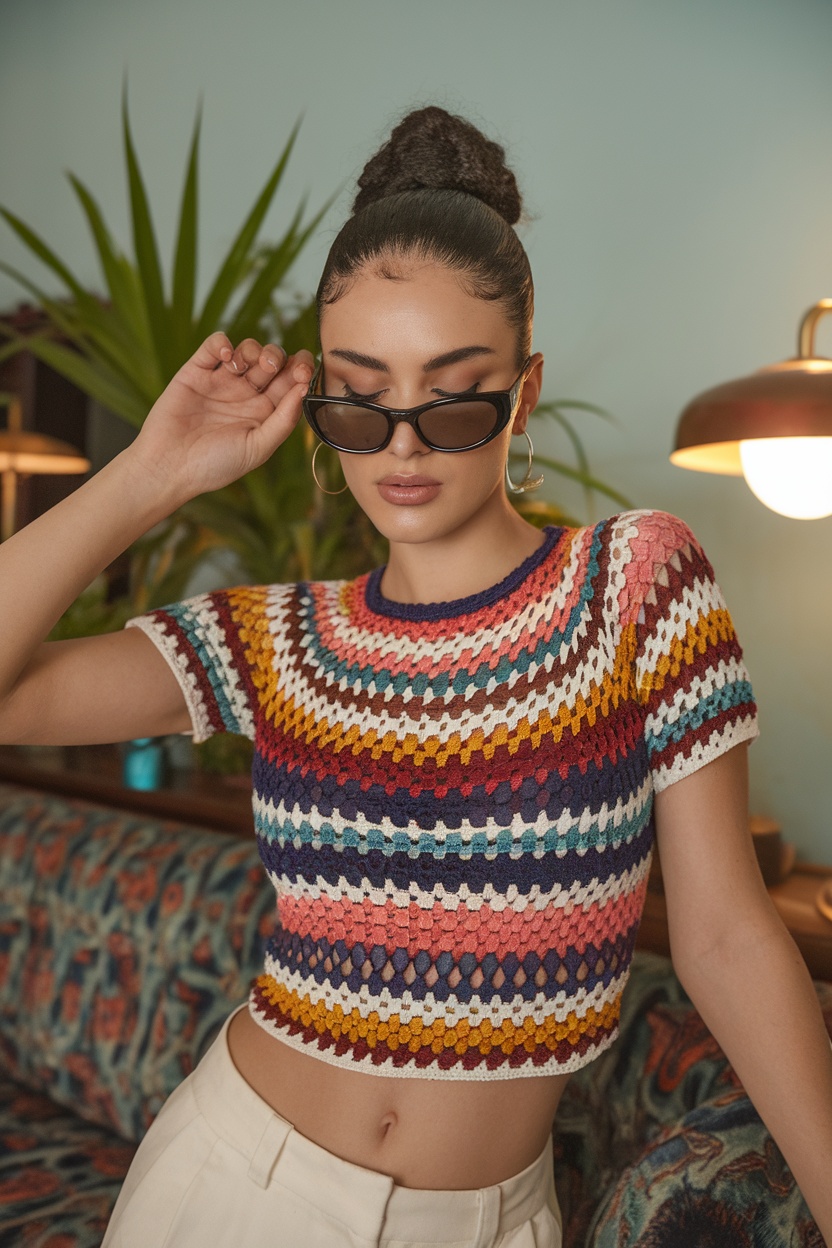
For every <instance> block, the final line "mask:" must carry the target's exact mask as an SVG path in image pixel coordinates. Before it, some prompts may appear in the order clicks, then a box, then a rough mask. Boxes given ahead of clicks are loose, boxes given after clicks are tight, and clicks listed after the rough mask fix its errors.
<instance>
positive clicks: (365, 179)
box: [317, 105, 534, 368]
mask: <svg viewBox="0 0 832 1248" xmlns="http://www.w3.org/2000/svg"><path fill="white" fill-rule="evenodd" d="M358 186H359V191H358V194H357V195H356V198H355V202H354V203H353V215H352V216H351V217H350V218H349V220H348V221H347V222H346V224H345V225H344V226H343V227H342V229H341V231H340V233H339V234H338V236H337V238H336V239H335V242H334V243H333V244H332V247H331V248H330V252H329V256H328V257H327V261H326V264H325V265H324V271H323V274H322V276H321V281H320V284H319V286H318V293H317V306H318V318H319V321H320V317H321V313H322V311H323V308H324V307H325V306H326V305H327V304H329V303H335V302H336V301H337V300H338V299H340V298H341V296H342V295H343V294H345V293H346V291H347V289H348V288H349V285H350V282H351V280H352V279H353V278H354V277H355V276H356V274H357V273H358V272H360V271H361V270H362V269H364V268H365V267H367V266H372V268H373V270H374V271H375V272H378V273H379V274H381V275H382V276H384V277H388V278H390V279H391V280H396V279H397V278H400V277H402V276H403V272H402V262H404V261H409V260H413V259H416V260H422V261H424V260H427V261H431V262H433V263H436V264H442V265H446V266H447V267H448V268H451V269H454V270H455V271H456V272H457V273H458V274H459V276H460V280H461V281H462V283H463V285H464V287H465V289H467V290H468V291H469V293H470V294H472V295H474V296H476V297H477V298H479V299H490V300H492V299H493V300H499V301H500V302H501V303H502V304H503V305H504V307H505V312H506V319H507V321H508V323H509V325H511V326H512V328H514V329H515V330H516V332H517V366H518V368H519V367H520V366H521V365H522V363H523V361H524V360H525V359H526V357H527V356H528V355H529V352H530V344H531V321H532V314H533V311H534V287H533V284H532V275H531V269H530V267H529V261H528V257H527V256H526V253H525V251H524V249H523V245H522V244H521V242H520V240H519V238H518V237H517V235H516V233H515V232H514V230H513V229H512V226H513V225H514V224H515V222H517V221H518V220H519V219H520V215H521V211H522V202H521V199H520V193H519V191H518V189H517V183H516V181H515V178H514V174H513V173H512V172H511V170H510V169H509V168H508V167H507V166H506V163H505V152H504V150H503V148H502V147H500V146H499V144H497V143H494V142H492V141H491V140H490V139H487V138H486V137H485V135H483V134H482V133H481V132H480V131H479V130H477V128H476V127H475V126H472V125H471V123H470V122H468V121H465V120H464V118H462V117H457V116H454V115H453V114H451V113H447V112H446V111H445V110H444V109H443V108H438V107H436V106H434V105H431V106H430V107H428V108H420V109H417V110H416V111H415V112H412V113H409V114H408V115H407V116H406V117H405V118H404V119H403V120H402V121H401V122H399V124H398V125H397V126H396V127H395V129H394V130H393V131H392V133H391V135H390V138H389V139H388V140H387V142H386V143H385V144H384V145H383V147H381V148H380V150H379V151H378V152H377V153H376V154H375V156H373V157H371V159H370V160H369V161H368V162H367V164H366V165H365V167H364V170H363V172H362V174H361V176H360V178H359V179H358Z"/></svg>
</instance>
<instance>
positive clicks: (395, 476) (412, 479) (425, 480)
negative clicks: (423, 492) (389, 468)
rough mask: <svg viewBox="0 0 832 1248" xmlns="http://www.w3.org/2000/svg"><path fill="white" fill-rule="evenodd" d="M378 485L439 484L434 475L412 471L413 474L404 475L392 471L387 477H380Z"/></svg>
mask: <svg viewBox="0 0 832 1248" xmlns="http://www.w3.org/2000/svg"><path fill="white" fill-rule="evenodd" d="M378 484H379V485H439V484H440V482H439V481H437V480H436V478H435V477H423V476H419V475H418V474H417V473H414V474H413V476H406V475H405V474H404V473H402V472H394V473H392V474H391V475H390V476H389V477H382V479H381V480H380V481H379V483H378Z"/></svg>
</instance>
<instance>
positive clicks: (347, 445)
mask: <svg viewBox="0 0 832 1248" xmlns="http://www.w3.org/2000/svg"><path fill="white" fill-rule="evenodd" d="M309 406H310V408H311V411H312V414H313V415H314V417H315V423H316V424H317V426H318V429H319V431H320V433H321V436H322V437H323V438H325V439H326V440H327V441H328V442H332V443H334V444H335V445H336V446H338V447H340V448H341V449H342V450H345V451H373V450H376V449H377V448H378V447H380V446H381V444H382V442H383V441H384V439H385V438H386V437H387V417H386V416H383V415H382V414H381V412H374V411H372V410H371V409H370V408H368V407H357V406H354V405H353V404H351V403H344V404H341V403H331V402H327V403H316V402H315V401H314V399H313V400H312V401H311V402H310V405H309Z"/></svg>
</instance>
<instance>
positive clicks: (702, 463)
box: [670, 299, 832, 476]
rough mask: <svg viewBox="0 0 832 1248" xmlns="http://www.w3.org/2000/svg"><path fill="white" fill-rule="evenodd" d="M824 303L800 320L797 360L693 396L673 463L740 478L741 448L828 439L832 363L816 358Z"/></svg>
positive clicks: (830, 306)
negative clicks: (768, 441) (762, 441)
mask: <svg viewBox="0 0 832 1248" xmlns="http://www.w3.org/2000/svg"><path fill="white" fill-rule="evenodd" d="M827 312H832V299H822V300H820V302H819V303H816V304H815V305H814V307H812V308H810V309H809V311H808V312H807V313H806V315H805V316H804V318H803V321H802V323H801V326H800V334H799V346H798V352H799V353H798V355H797V357H796V358H795V359H790V360H784V361H783V362H782V363H781V364H772V365H770V366H769V367H768V368H761V369H760V370H759V372H756V373H752V374H751V375H750V376H749V377H741V378H740V379H739V380H737V381H728V382H725V384H724V385H721V386H715V387H714V389H712V390H706V391H705V392H704V393H703V394H700V395H697V397H696V398H695V399H692V400H691V402H690V403H688V405H687V407H686V408H685V410H684V411H683V412H682V415H681V417H680V418H679V425H678V428H677V430H676V444H675V446H674V449H673V452H672V454H671V456H670V460H671V463H673V464H676V465H678V467H680V468H693V469H694V470H696V471H698V472H718V473H724V474H727V475H729V476H742V475H743V468H742V463H741V461H740V442H742V441H746V440H751V439H756V438H802V437H826V438H830V437H832V360H829V359H824V358H823V357H819V356H816V355H815V348H814V338H815V327H816V325H817V322H818V320H819V319H820V317H821V316H823V315H824V314H825V313H827Z"/></svg>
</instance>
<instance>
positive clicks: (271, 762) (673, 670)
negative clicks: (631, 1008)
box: [0, 108, 832, 1248]
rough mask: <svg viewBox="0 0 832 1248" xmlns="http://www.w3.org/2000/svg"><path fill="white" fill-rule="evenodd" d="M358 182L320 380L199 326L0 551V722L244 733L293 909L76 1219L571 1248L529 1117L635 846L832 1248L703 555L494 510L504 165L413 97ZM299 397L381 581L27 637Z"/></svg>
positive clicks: (746, 729) (816, 1145)
mask: <svg viewBox="0 0 832 1248" xmlns="http://www.w3.org/2000/svg"><path fill="white" fill-rule="evenodd" d="M359 186H360V188H361V190H360V193H359V195H358V198H357V200H356V204H355V210H354V215H353V216H352V217H351V219H350V220H349V221H348V222H347V224H346V226H345V227H344V229H343V230H342V232H341V234H340V235H339V236H338V238H337V239H336V241H335V243H334V244H333V248H332V251H331V253H330V256H329V259H328V261H327V265H326V268H325V270H324V274H323V277H322V279H321V285H320V289H319V315H320V337H321V346H322V362H321V368H320V370H319V371H318V372H317V373H316V374H315V375H314V377H313V360H312V358H311V357H310V356H309V354H308V353H307V352H303V351H302V352H299V353H298V354H297V355H296V356H294V357H289V358H287V357H286V355H285V353H284V352H283V351H282V350H281V349H280V347H278V346H274V345H267V346H265V347H261V345H260V344H259V343H257V342H254V341H252V340H249V341H246V342H243V343H241V344H239V345H238V346H236V347H235V346H233V345H232V344H231V343H229V342H228V341H227V339H226V338H225V337H224V336H223V335H222V334H214V335H213V336H212V337H211V338H209V339H208V340H207V341H206V342H205V343H204V344H203V345H202V347H201V348H200V349H199V350H198V351H197V353H196V355H195V356H194V357H193V358H192V359H191V360H190V361H189V362H188V363H187V364H186V365H184V367H183V368H182V369H181V370H180V372H179V373H178V374H177V376H176V377H175V378H174V379H173V381H172V382H171V383H170V385H169V386H168V387H167V389H166V390H165V392H164V394H163V395H162V396H161V397H160V399H159V400H158V402H157V403H156V404H155V406H154V407H153V409H152V411H151V412H150V414H149V415H148V417H147V420H146V422H145V425H144V427H143V429H142V431H141V433H140V434H139V435H138V437H137V438H136V440H135V442H134V443H133V445H132V446H131V447H130V448H129V450H127V451H126V452H124V453H123V454H122V455H120V456H119V457H118V458H117V459H116V460H114V461H113V462H112V463H111V464H109V465H108V466H107V467H106V468H105V469H104V470H102V471H101V472H100V473H99V474H98V475H97V476H96V477H95V478H93V479H92V480H91V481H90V482H88V483H87V484H86V485H84V486H83V487H82V488H81V489H79V490H78V491H77V492H76V493H75V494H73V495H72V497H70V498H69V499H67V500H66V501H65V502H63V503H61V504H60V505H59V506H58V507H56V508H55V509H54V510H53V511H52V512H50V513H48V514H47V515H45V516H43V517H41V518H40V519H39V520H37V521H36V522H35V523H33V524H32V525H30V526H29V527H28V528H27V529H25V530H24V531H22V532H21V533H19V534H17V535H16V536H15V537H14V538H13V539H12V540H10V541H9V542H8V543H6V544H4V546H3V549H2V551H0V572H2V577H3V582H2V583H3V585H4V587H5V592H4V594H3V604H4V611H5V615H6V618H5V619H4V637H5V646H4V648H3V655H2V660H0V661H1V662H2V682H0V688H2V690H3V691H4V693H3V700H2V714H1V715H0V728H2V735H3V739H4V740H7V741H20V742H45V743H48V742H64V743H72V742H99V741H116V740H124V739H128V738H131V737H136V736H146V735H151V734H153V735H156V734H164V733H176V732H189V731H190V732H193V734H194V736H195V738H196V739H204V738H205V737H207V736H208V735H210V733H212V732H214V731H222V730H224V729H225V730H228V729H231V730H234V731H242V732H245V733H247V734H248V735H249V736H251V737H252V738H253V739H255V742H256V752H255V764H254V772H253V784H254V798H253V801H254V813H255V825H256V829H257V833H258V838H259V843H260V848H261V853H262V857H263V861H264V864H265V866H266V868H267V870H268V872H269V874H270V876H271V878H272V880H273V882H274V884H275V887H276V889H277V891H278V897H279V905H280V920H281V922H280V926H279V928H277V929H276V931H275V934H274V937H273V938H272V940H271V942H270V943H269V946H268V949H267V951H266V959H265V967H264V973H263V975H262V976H260V977H259V978H258V980H257V981H256V983H255V984H254V986H253V988H252V992H251V997H250V1000H249V1002H248V1005H247V1007H246V1006H243V1007H241V1008H240V1009H238V1010H237V1011H235V1012H234V1014H233V1015H232V1016H231V1018H230V1019H229V1020H228V1022H227V1023H226V1025H225V1027H224V1028H223V1031H222V1032H221V1034H220V1036H219V1038H218V1040H217V1041H216V1043H215V1044H214V1045H213V1047H212V1048H211V1050H210V1051H209V1053H208V1054H207V1055H206V1056H205V1058H204V1059H203V1060H202V1062H201V1063H200V1065H199V1066H198V1068H197V1070H196V1071H195V1072H194V1073H193V1074H192V1075H191V1076H190V1077H189V1078H188V1079H186V1080H185V1082H184V1083H183V1084H182V1085H180V1087H179V1088H178V1089H177V1090H176V1091H175V1092H174V1094H173V1095H172V1096H171V1098H170V1099H169V1100H168V1102H167V1104H166V1105H165V1106H164V1108H163V1110H162V1112H161V1113H160V1115H159V1117H158V1118H157V1120H156V1122H155V1123H154V1124H153V1126H152V1127H151V1129H150V1132H149V1133H148V1135H147V1136H146V1137H145V1139H144V1140H143V1142H142V1144H141V1146H140V1148H139V1150H138V1153H137V1155H136V1158H135V1159H134V1162H133V1165H132V1167H131V1170H130V1173H129V1174H128V1176H127V1179H126V1181H125V1184H124V1187H123V1189H122V1192H121V1195H120V1197H119V1201H118V1204H117V1206H116V1209H115V1212H114V1214H113V1218H112V1220H111V1223H110V1227H109V1229H108V1233H107V1237H106V1239H105V1244H106V1245H107V1248H122V1246H125V1248H126V1246H128V1245H139V1244H140V1245H142V1248H153V1246H156V1245H160V1246H161V1245H163V1244H164V1245H177V1246H180V1245H181V1246H187V1245H191V1244H194V1245H195V1244H197V1243H199V1244H201V1245H202V1244H206V1243H208V1244H211V1245H229V1244H232V1243H237V1242H242V1243H245V1244H246V1245H247V1246H256V1245H260V1244H263V1245H265V1244H269V1245H274V1246H276V1248H280V1246H283V1245H287V1246H288V1245H312V1244H316V1245H317V1244H320V1245H330V1244H331V1245H336V1244H338V1245H340V1244H353V1245H359V1244H360V1245H369V1244H373V1245H375V1244H383V1245H393V1244H396V1245H405V1244H410V1245H415V1244H431V1243H443V1244H446V1245H448V1244H459V1245H463V1244H465V1245H474V1244H476V1245H477V1246H478V1248H481V1246H484V1245H501V1246H502V1248H520V1246H521V1245H537V1246H538V1248H541V1246H543V1245H547V1246H550V1245H558V1244H559V1243H560V1242H561V1234H560V1214H559V1210H558V1205H557V1200H556V1196H555V1192H554V1189H553V1185H552V1161H551V1134H550V1133H551V1127H552V1122H553V1118H554V1115H555V1111H556V1109H557V1105H558V1101H559V1099H560V1096H561V1094H562V1092H563V1089H564V1085H565V1082H566V1080H567V1079H568V1076H569V1074H570V1073H571V1071H573V1070H575V1069H577V1068H579V1067H580V1066H582V1065H584V1064H585V1063H586V1062H588V1061H590V1060H591V1059H592V1058H593V1057H594V1056H595V1055H596V1054H597V1053H599V1052H601V1051H602V1050H604V1049H605V1048H607V1047H608V1046H609V1045H610V1044H611V1043H612V1041H613V1040H614V1038H615V1035H616V1029H617V1019H618V1009H619V1002H620V996H621V991H622V989H623V986H624V983H625V981H626V977H627V972H628V967H629V962H630V958H631V954H632V947H633V939H634V935H635V930H636V927H637V925H638V919H639V916H640V912H641V904H642V900H643V895H644V889H645V886H646V876H647V871H648V868H649V862H650V855H651V848H652V844H653V837H654V832H655V837H656V839H657V840H658V844H659V847H660V850H661V857H662V868H663V876H664V882H665V888H666V892H667V899H668V910H669V923H670V933H671V940H672V945H673V952H674V959H675V963H676V969H677V971H678V973H679V975H680V978H681V979H682V981H683V983H684V984H685V987H686V988H687V989H688V991H689V992H690V994H691V996H692V998H693V1000H694V1002H695V1003H696V1005H697V1006H698V1008H699V1009H700V1011H701V1012H702V1014H703V1016H704V1018H705V1020H706V1022H707V1023H708V1024H709V1025H710V1026H711V1027H712V1029H713V1031H714V1033H715V1035H716V1037H717V1039H718V1040H719V1042H720V1044H721V1045H722V1046H723V1048H724V1049H725V1050H726V1052H727V1054H728V1056H729V1058H730V1059H731V1061H732V1062H733V1064H734V1066H735V1067H736V1069H737V1072H738V1074H739V1076H740V1078H741V1079H742V1080H743V1082H744V1083H745V1085H746V1087H747V1089H748V1091H749V1093H750V1095H751V1096H752V1098H753V1100H754V1102H755V1104H756V1105H757V1107H758V1108H759V1110H760V1113H761V1114H762V1116H763V1118H764V1119H765V1121H766V1122H767V1123H768V1125H769V1127H770V1129H771V1130H772V1132H773V1134H774V1136H775V1138H776V1139H777V1141H778V1143H779V1144H780V1146H781V1147H782V1149H783V1152H784V1153H785V1155H786V1158H787V1160H788V1162H789V1164H790V1165H791V1166H792V1168H793V1170H794V1173H795V1175H796V1177H797V1180H798V1182H799V1184H800V1186H801V1188H802V1190H803V1192H804V1194H805V1196H806V1199H807V1200H808V1202H809V1204H810V1206H811V1208H812V1211H813V1213H814V1215H815V1217H816V1219H817V1220H818V1222H819V1224H820V1226H821V1228H822V1229H823V1230H824V1231H825V1233H826V1235H827V1237H828V1238H830V1242H832V1198H831V1197H830V1190H829V1187H828V1185H827V1183H826V1182H825V1180H826V1178H827V1174H828V1158H829V1156H830V1155H832V1056H830V1051H829V1043H828V1041H827V1039H826V1037H825V1033H824V1029H823V1025H822V1021H821V1018H820V1013H819V1009H818V1006H817V1001H816V998H815V995H814V992H813V990H812V987H811V983H810V980H809V978H808V975H807V972H806V969H805V967H804V965H803V963H802V960H801V959H800V956H799V954H798V953H797V951H796V949H795V947H794V944H793V942H792V941H791V939H790V937H789V936H788V934H787V933H786V931H785V930H784V928H783V926H782V924H781V922H780V920H779V918H778V916H777V914H776V912H775V910H774V908H773V907H772V905H771V904H770V901H769V899H768V896H767V894H766V891H765V888H764V887H763V884H762V882H761V879H760V875H759V872H758V870H757V867H756V862H755V858H754V854H753V849H752V847H751V844H750V840H749V837H748V833H747V820H746V757H745V755H746V747H747V744H748V742H749V741H750V740H751V739H752V738H753V736H754V735H756V720H755V708H754V703H753V701H752V695H751V691H750V686H749V685H748V680H747V674H746V672H745V669H744V666H743V663H742V656H741V651H740V649H739V646H738V644H737V641H736V638H735V636H734V633H733V629H732V626H731V621H730V617H729V616H728V614H727V611H726V610H725V607H724V604H723V602H722V599H721V596H720V594H719V590H718V589H717V587H716V585H715V584H714V582H713V577H712V572H711V569H710V566H709V564H708V562H707V560H706V559H705V557H704V555H703V554H702V551H701V549H700V547H699V546H698V544H697V542H696V540H695V538H694V537H693V535H692V534H691V533H690V532H689V530H687V529H686V527H685V526H684V525H683V524H682V523H681V522H680V521H678V520H676V519H675V518H673V517H671V516H667V515H664V514H663V513H654V512H632V513H627V514H625V515H623V516H619V517H613V518H612V519H611V520H608V521H605V522H604V523H602V524H600V525H598V526H595V527H594V528H592V529H583V530H577V531H574V530H564V529H557V528H554V527H551V528H549V529H546V530H544V531H542V532H541V531H539V530H537V529H535V528H533V527H532V526H530V525H529V524H527V523H526V522H525V521H524V520H522V519H521V518H520V517H519V515H518V514H517V513H516V512H515V511H514V510H513V509H512V507H511V506H510V504H509V501H508V497H507V494H506V488H505V485H504V472H505V473H506V476H507V475H508V474H507V471H506V461H507V455H508V450H509V443H510V439H511V437H512V436H517V435H521V436H522V435H523V434H525V433H526V423H527V420H528V417H529V414H530V412H531V411H532V410H533V408H534V406H535V403H536V402H537V399H538V396H539V393H540V388H541V378H542V363H543V361H542V356H541V355H540V354H539V353H532V352H531V346H530V344H531V323H532V283H531V275H530V272H529V269H528V262H527V259H526V256H525V253H524V251H523V249H522V247H521V245H520V243H519V241H518V239H517V236H516V234H515V233H514V231H513V229H512V228H511V226H512V225H513V223H514V222H515V221H517V220H518V218H519V215H520V200H519V195H518V193H517V189H516V185H515V182H514V178H513V175H512V174H511V172H510V171H509V170H508V169H506V167H505V165H504V163H503V152H502V149H500V148H499V147H497V146H496V145H495V144H492V143H489V142H488V141H487V140H486V139H484V138H483V136H482V135H481V134H479V132H478V131H476V130H475V129H474V128H473V127H471V126H469V125H468V124H467V123H465V122H463V121H462V120H461V119H459V118H454V117H451V116H449V115H448V114H447V113H445V112H443V111H442V110H441V109H437V108H428V109H424V110H420V111H418V112H416V113H413V114H411V115H410V116H409V117H407V118H406V119H405V120H404V121H403V122H402V123H401V124H400V125H399V126H398V127H397V128H396V129H395V130H394V131H393V134H392V136H391V139H390V141H389V142H388V143H387V144H386V145H385V146H384V147H383V148H382V149H381V151H380V152H379V153H378V154H377V156H376V157H374V158H373V160H371V161H370V162H369V164H368V166H367V168H366V169H365V171H364V173H363V174H362V177H361V179H360V180H359ZM310 383H311V384H310ZM302 408H305V410H306V415H307V418H308V419H309V420H310V422H311V423H312V424H313V427H314V428H315V429H316V431H317V432H318V433H319V435H320V436H321V438H322V439H323V440H326V441H327V442H329V444H330V445H332V446H335V447H336V448H338V450H339V455H340V461H341V466H342V468H343V472H344V476H345V479H346V486H347V487H348V488H349V489H350V490H351V491H352V492H353V494H354V496H355V498H356V499H357V501H358V503H359V504H360V506H361V507H362V508H363V509H364V510H365V512H366V513H367V515H368V516H369V517H370V519H371V520H372V522H373V523H374V524H375V525H376V526H377V527H378V529H379V530H380V531H381V532H382V533H383V534H384V536H385V537H386V538H387V539H388V540H389V545H390V557H389V561H388V563H387V564H386V565H385V566H384V567H383V568H380V569H376V570H375V571H374V572H372V573H369V574H366V575H364V576H363V577H359V578H357V580H355V581H353V582H349V583H344V582H329V583H319V584H313V585H282V586H281V585H278V586H267V587H243V588H241V589H237V590H228V591H223V592H220V593H216V594H211V595H202V596H199V597H198V598H196V599H193V600H191V601H189V602H188V603H184V604H178V605H176V606H173V607H171V608H168V609H166V610H162V611H157V612H152V613H150V614H149V615H148V616H145V617H141V618H140V619H138V620H135V621H132V622H131V623H132V624H133V625H134V626H133V627H128V629H127V630H125V631H124V632H123V633H121V634H118V635H110V636H105V637H100V638H90V639H85V640H78V641H72V642H63V643H54V644H49V645H43V644H41V643H40V639H41V638H43V637H45V636H46V635H47V633H48V631H49V629H50V628H51V626H52V624H53V623H54V622H55V620H56V619H57V618H58V616H59V615H60V614H61V612H62V611H63V610H64V609H65V608H66V606H67V605H68V604H69V603H70V602H72V600H73V599H74V598H75V597H76V595H77V594H78V593H79V592H80V591H81V590H82V589H83V588H84V587H85V586H86V585H87V584H88V583H89V582H90V581H91V580H92V579H93V577H94V576H95V575H96V574H97V573H98V572H99V571H100V570H101V568H103V567H104V566H106V565H107V564H108V563H109V562H110V561H111V560H112V559H113V558H114V557H115V556H116V555H117V554H118V553H119V552H120V551H122V550H123V549H124V548H125V547H126V546H127V545H128V544H129V543H130V542H131V541H133V540H134V539H135V538H137V537H138V536H139V535H140V534H142V533H144V532H145V531H146V530H147V529H148V528H149V527H150V526H152V525H153V524H154V523H155V522H157V521H158V520H160V519H162V518H163V517H164V516H166V515H168V514H169V513H170V511H171V510H173V508H175V507H176V506H178V505H179V504H181V503H182V502H184V501H185V500H186V499H188V498H191V497H193V496H194V495H196V494H198V493H200V492H202V491H205V490H210V489H215V488H217V487H219V486H221V485H223V484H225V483H227V482H229V481H232V480H234V479H236V478H237V477H239V476H240V475H242V474H243V473H244V472H246V471H248V470H249V469H251V468H253V467H255V466H256V465H257V464H259V463H261V462H263V460H265V459H266V458H267V457H268V456H269V455H270V454H271V453H273V451H274V450H275V448H276V447H277V446H279V445H280V443H281V442H282V441H283V440H284V439H285V438H286V437H287V436H288V435H289V433H290V432H291V431H292V429H293V428H294V426H295V425H296V423H297V421H298V420H299V419H300V417H301V413H302ZM526 436H528V435H526ZM528 445H529V449H530V452H531V442H530V440H529V442H528ZM529 463H530V472H529V473H528V474H527V478H526V483H527V484H528V482H529V481H530V479H531V453H530V459H529ZM521 484H522V483H521Z"/></svg>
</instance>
